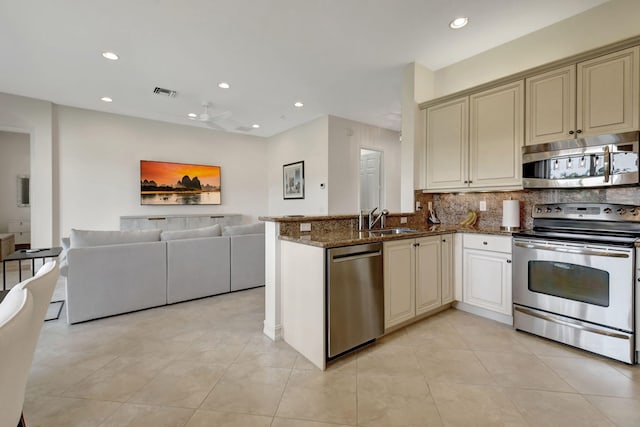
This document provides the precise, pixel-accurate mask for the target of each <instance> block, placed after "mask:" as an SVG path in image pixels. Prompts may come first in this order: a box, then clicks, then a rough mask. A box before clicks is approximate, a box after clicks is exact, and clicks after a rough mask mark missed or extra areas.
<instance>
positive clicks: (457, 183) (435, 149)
mask: <svg viewBox="0 0 640 427" xmlns="http://www.w3.org/2000/svg"><path fill="white" fill-rule="evenodd" d="M468 123H469V98H468V97H464V98H460V99H456V100H453V101H449V102H445V103H443V104H439V105H434V106H433V107H429V108H427V188H428V189H448V188H460V187H464V186H467V181H468V169H467V157H468V151H469V126H468Z"/></svg>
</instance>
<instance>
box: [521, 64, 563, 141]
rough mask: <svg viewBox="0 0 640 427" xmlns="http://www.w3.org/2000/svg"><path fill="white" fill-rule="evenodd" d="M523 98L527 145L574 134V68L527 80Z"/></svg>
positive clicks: (554, 71)
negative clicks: (524, 99)
mask: <svg viewBox="0 0 640 427" xmlns="http://www.w3.org/2000/svg"><path fill="white" fill-rule="evenodd" d="M525 98H526V100H527V103H526V113H525V117H526V118H527V123H526V129H525V141H526V144H527V145H531V144H541V143H544V142H550V141H559V140H562V139H567V138H570V137H571V133H574V132H575V128H576V127H575V123H576V66H575V65H570V66H568V67H563V68H560V69H558V70H553V71H549V72H547V73H544V74H540V75H538V76H535V77H530V78H528V79H527V80H526V97H525ZM570 132H571V133H570Z"/></svg>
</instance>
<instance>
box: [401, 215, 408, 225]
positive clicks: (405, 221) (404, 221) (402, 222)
mask: <svg viewBox="0 0 640 427" xmlns="http://www.w3.org/2000/svg"><path fill="white" fill-rule="evenodd" d="M406 223H407V217H406V216H401V217H400V224H406Z"/></svg>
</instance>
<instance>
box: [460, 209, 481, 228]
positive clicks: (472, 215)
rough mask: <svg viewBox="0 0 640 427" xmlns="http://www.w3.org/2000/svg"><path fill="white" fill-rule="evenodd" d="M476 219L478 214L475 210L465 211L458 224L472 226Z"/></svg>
mask: <svg viewBox="0 0 640 427" xmlns="http://www.w3.org/2000/svg"><path fill="white" fill-rule="evenodd" d="M477 220H478V214H477V213H476V211H469V212H467V216H466V217H465V218H464V219H463V220H462V222H461V223H460V225H462V226H472V225H473V224H475V223H476V221H477Z"/></svg>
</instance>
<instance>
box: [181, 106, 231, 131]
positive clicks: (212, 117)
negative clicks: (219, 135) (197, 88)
mask: <svg viewBox="0 0 640 427" xmlns="http://www.w3.org/2000/svg"><path fill="white" fill-rule="evenodd" d="M202 107H203V109H204V111H203V112H202V113H200V114H199V115H197V116H195V117H190V118H191V120H197V121H199V122H201V123H203V124H205V125H207V126H208V127H210V128H212V129H216V130H222V131H227V129H226V128H225V127H223V126H222V125H221V124H220V122H223V121H225V120H229V119H230V118H231V111H228V110H227V111H222V112H220V113H210V112H209V108H210V107H211V103H210V102H203V103H202Z"/></svg>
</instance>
